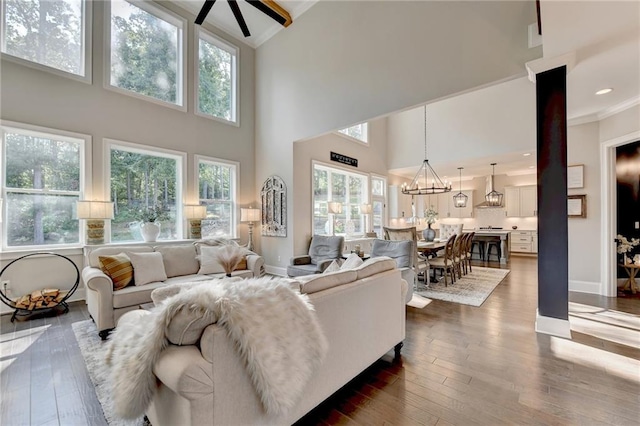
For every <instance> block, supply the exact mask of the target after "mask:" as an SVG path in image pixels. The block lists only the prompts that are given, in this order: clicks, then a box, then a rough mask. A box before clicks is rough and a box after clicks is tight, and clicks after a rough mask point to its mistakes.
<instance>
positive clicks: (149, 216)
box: [138, 204, 169, 242]
mask: <svg viewBox="0 0 640 426" xmlns="http://www.w3.org/2000/svg"><path fill="white" fill-rule="evenodd" d="M138 216H139V217H140V221H141V222H142V223H141V224H140V233H141V234H142V238H143V239H144V240H145V241H147V242H153V241H156V239H157V238H158V235H160V222H161V221H163V220H167V219H169V214H168V212H167V211H166V210H165V209H163V208H162V206H160V205H158V204H156V205H155V206H147V207H146V208H142V209H140V211H139V212H138Z"/></svg>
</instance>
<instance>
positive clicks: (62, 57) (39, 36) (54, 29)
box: [2, 0, 91, 80]
mask: <svg viewBox="0 0 640 426" xmlns="http://www.w3.org/2000/svg"><path fill="white" fill-rule="evenodd" d="M90 22H91V2H86V1H83V0H3V1H2V52H3V53H5V54H8V55H11V56H12V57H14V58H19V59H18V60H24V61H28V62H29V63H32V64H38V65H36V67H38V66H44V67H47V68H48V69H49V70H54V71H55V72H57V71H62V72H63V74H67V75H71V76H77V77H81V78H83V79H84V78H85V77H86V79H87V80H90V78H91V73H90V72H89V71H90V61H89V60H88V59H89V56H90V55H89V54H88V52H89V48H90V44H91V43H90V40H91V25H90Z"/></svg>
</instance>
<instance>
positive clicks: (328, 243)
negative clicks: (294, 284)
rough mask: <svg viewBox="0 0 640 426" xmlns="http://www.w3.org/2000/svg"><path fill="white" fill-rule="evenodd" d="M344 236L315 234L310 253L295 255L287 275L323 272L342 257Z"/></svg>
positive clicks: (294, 275) (296, 275)
mask: <svg viewBox="0 0 640 426" xmlns="http://www.w3.org/2000/svg"><path fill="white" fill-rule="evenodd" d="M343 246H344V237H342V236H339V235H314V236H313V237H312V238H311V243H310V244H309V252H308V254H305V255H301V256H294V257H292V258H291V261H290V262H289V266H287V275H288V276H290V277H299V276H303V275H313V274H321V273H322V272H323V271H324V270H325V269H327V267H328V266H329V265H330V264H331V262H333V261H334V260H340V259H341V257H342V247H343Z"/></svg>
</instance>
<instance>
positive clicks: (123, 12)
mask: <svg viewBox="0 0 640 426" xmlns="http://www.w3.org/2000/svg"><path fill="white" fill-rule="evenodd" d="M106 4H107V6H106V7H107V8H109V7H110V13H108V14H107V16H110V17H111V25H110V28H111V30H110V32H109V34H108V36H107V39H108V40H109V41H108V43H107V49H108V50H109V55H108V61H106V62H107V67H108V70H107V75H109V76H110V80H109V84H108V85H107V88H115V89H116V90H118V89H119V90H122V91H123V93H126V94H130V95H134V96H142V97H144V98H145V99H152V100H154V101H159V102H160V103H162V104H164V105H167V104H169V105H174V106H178V107H179V108H180V109H183V110H185V108H184V105H185V102H184V99H183V93H184V74H185V72H184V64H185V61H184V60H183V55H184V50H185V49H184V38H183V31H184V29H185V28H186V20H185V19H184V18H181V17H179V16H177V15H175V14H173V13H171V12H169V11H167V10H166V9H164V8H162V7H160V6H158V5H156V4H154V3H151V2H146V1H145V2H141V1H136V2H133V1H132V2H129V1H124V0H112V1H111V2H106Z"/></svg>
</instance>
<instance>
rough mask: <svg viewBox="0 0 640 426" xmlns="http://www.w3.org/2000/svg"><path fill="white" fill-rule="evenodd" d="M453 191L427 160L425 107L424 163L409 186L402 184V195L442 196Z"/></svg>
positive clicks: (425, 111) (425, 112)
mask: <svg viewBox="0 0 640 426" xmlns="http://www.w3.org/2000/svg"><path fill="white" fill-rule="evenodd" d="M450 191H451V183H450V182H443V181H442V179H440V176H438V174H437V173H436V172H435V170H433V168H432V167H431V165H430V164H429V160H428V159H427V106H426V105H425V106H424V161H423V162H422V166H420V169H418V173H416V176H415V177H414V178H413V180H412V181H411V183H410V184H409V185H408V186H407V184H406V183H403V184H402V193H403V194H406V195H428V194H442V193H445V192H450Z"/></svg>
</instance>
